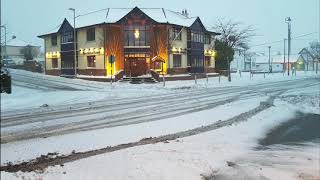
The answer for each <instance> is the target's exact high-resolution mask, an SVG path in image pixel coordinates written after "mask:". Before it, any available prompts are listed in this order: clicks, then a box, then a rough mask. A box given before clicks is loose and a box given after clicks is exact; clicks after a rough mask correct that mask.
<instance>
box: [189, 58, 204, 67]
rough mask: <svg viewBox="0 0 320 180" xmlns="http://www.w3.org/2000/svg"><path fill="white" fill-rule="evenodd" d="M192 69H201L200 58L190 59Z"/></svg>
mask: <svg viewBox="0 0 320 180" xmlns="http://www.w3.org/2000/svg"><path fill="white" fill-rule="evenodd" d="M191 63H192V64H191V66H192V67H203V58H201V57H200V56H199V57H198V56H194V57H192V62H191Z"/></svg>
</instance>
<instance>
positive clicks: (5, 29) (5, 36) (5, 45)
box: [1, 25, 7, 65]
mask: <svg viewBox="0 0 320 180" xmlns="http://www.w3.org/2000/svg"><path fill="white" fill-rule="evenodd" d="M1 28H3V29H4V52H3V53H2V54H3V56H2V55H1V60H2V59H4V58H6V56H7V27H6V26H5V25H2V26H1ZM1 51H2V50H1ZM1 63H2V62H1ZM1 65H2V64H1Z"/></svg>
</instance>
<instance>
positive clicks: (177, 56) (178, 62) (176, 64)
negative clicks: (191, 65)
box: [173, 54, 181, 67]
mask: <svg viewBox="0 0 320 180" xmlns="http://www.w3.org/2000/svg"><path fill="white" fill-rule="evenodd" d="M173 67H181V54H174V55H173Z"/></svg>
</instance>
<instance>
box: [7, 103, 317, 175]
mask: <svg viewBox="0 0 320 180" xmlns="http://www.w3.org/2000/svg"><path fill="white" fill-rule="evenodd" d="M285 105H286V104H284V103H283V101H279V100H278V101H276V102H275V106H274V107H271V108H270V109H268V110H266V111H263V112H261V113H259V114H258V115H256V116H254V117H252V118H250V119H249V120H248V121H247V122H244V123H239V124H236V125H233V126H229V127H223V128H220V129H217V130H215V131H210V132H207V133H203V134H199V135H195V136H191V137H186V138H182V139H179V140H177V141H171V142H170V143H158V144H151V145H145V146H139V147H134V148H130V149H125V150H120V151H116V152H112V153H106V154H102V155H97V156H93V157H90V158H86V159H82V160H79V161H75V162H71V163H66V164H64V166H63V167H62V166H55V167H50V168H48V169H47V170H46V171H45V173H43V174H36V173H34V172H32V173H17V174H9V173H3V174H1V176H2V177H3V178H6V179H16V176H18V177H21V176H24V177H25V178H28V177H30V178H43V179H104V180H105V179H112V180H116V179H119V180H122V179H139V180H140V179H154V180H157V179H159V180H160V179H161V180H166V179H170V180H171V179H191V180H192V179H197V180H198V179H200V178H201V174H205V175H206V174H209V173H215V174H218V175H219V174H220V176H221V177H231V178H229V179H286V180H290V179H299V176H307V177H309V176H313V177H314V176H317V175H318V174H317V173H318V172H317V167H318V162H319V160H320V158H319V154H316V153H315V152H317V151H318V149H317V148H318V146H319V145H313V144H310V146H308V147H305V148H303V151H302V150H301V148H291V149H288V148H287V149H285V151H282V150H280V149H279V148H275V147H274V149H272V150H269V151H257V150H255V147H257V144H256V142H257V140H258V139H260V138H263V137H264V135H265V134H266V133H267V131H268V130H269V129H271V128H273V127H275V126H277V125H278V124H280V123H282V122H284V121H286V120H287V119H288V118H293V117H294V114H295V110H296V109H294V108H292V107H290V106H285ZM226 111H227V110H226ZM190 116H191V115H190ZM188 117H189V115H188V116H185V119H188ZM226 161H232V162H235V163H236V166H235V167H233V168H231V167H228V166H227V165H226ZM284 162H285V163H284ZM224 173H226V174H227V176H226V174H224ZM223 175H224V176H223ZM221 179H225V178H221Z"/></svg>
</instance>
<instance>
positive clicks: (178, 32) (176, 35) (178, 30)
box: [172, 28, 182, 40]
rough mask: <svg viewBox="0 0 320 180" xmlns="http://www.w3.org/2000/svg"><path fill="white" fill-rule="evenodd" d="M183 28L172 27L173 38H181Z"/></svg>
mask: <svg viewBox="0 0 320 180" xmlns="http://www.w3.org/2000/svg"><path fill="white" fill-rule="evenodd" d="M181 34H182V33H181V28H173V29H172V40H173V39H174V40H181V39H182V38H181Z"/></svg>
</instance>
